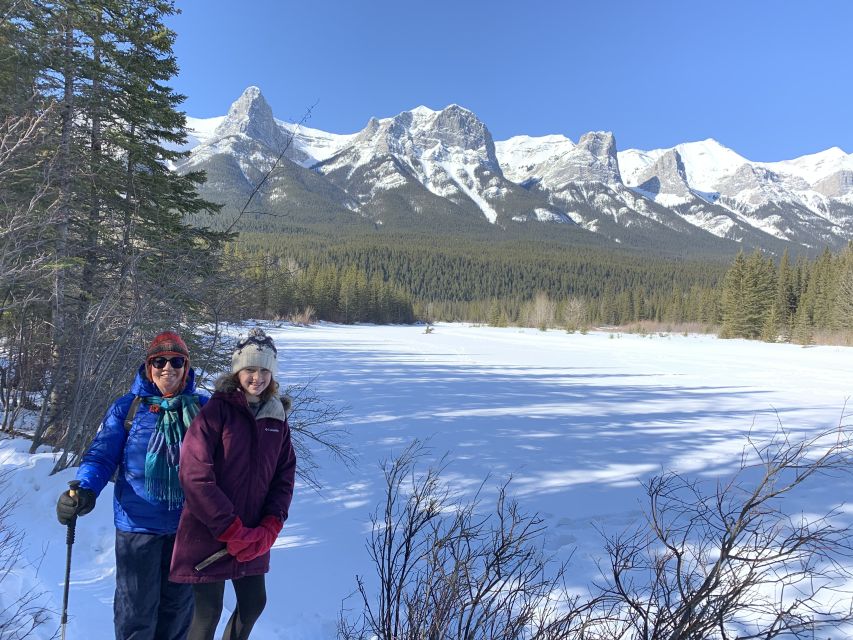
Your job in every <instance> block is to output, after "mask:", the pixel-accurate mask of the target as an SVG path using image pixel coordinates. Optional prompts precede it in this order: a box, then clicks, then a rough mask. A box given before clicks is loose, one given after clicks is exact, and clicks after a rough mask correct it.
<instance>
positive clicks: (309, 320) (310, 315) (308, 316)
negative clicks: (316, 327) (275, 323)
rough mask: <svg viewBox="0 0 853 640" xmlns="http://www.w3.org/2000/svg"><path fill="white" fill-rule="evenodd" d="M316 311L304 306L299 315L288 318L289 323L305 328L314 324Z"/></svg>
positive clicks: (295, 314) (309, 306)
mask: <svg viewBox="0 0 853 640" xmlns="http://www.w3.org/2000/svg"><path fill="white" fill-rule="evenodd" d="M316 314H317V312H316V310H315V309H314V307H312V306H311V305H310V304H309V305H308V306H306V307H305V308H304V309H303V310H302V311H300V312H299V313H294V314H293V315H291V316H290V321H291V322H292V323H293V324H296V325H299V326H301V327H307V326H310V325H312V324H314V321H315V320H316Z"/></svg>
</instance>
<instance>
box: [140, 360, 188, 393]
mask: <svg viewBox="0 0 853 640" xmlns="http://www.w3.org/2000/svg"><path fill="white" fill-rule="evenodd" d="M175 364H180V365H181V366H180V367H175ZM186 366H187V359H186V358H183V357H180V356H168V357H164V356H160V357H157V358H151V360H149V361H148V370H149V371H150V372H151V382H153V383H154V386H156V387H157V388H158V389H159V390H160V393H162V394H163V395H164V396H170V395H173V394H175V393H177V392H178V391H179V390H180V388H181V384H182V383H183V379H184V368H185V367H186ZM158 367H159V368H158Z"/></svg>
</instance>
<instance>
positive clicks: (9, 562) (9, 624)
mask: <svg viewBox="0 0 853 640" xmlns="http://www.w3.org/2000/svg"><path fill="white" fill-rule="evenodd" d="M10 483H11V471H8V470H4V471H0V592H3V597H0V638H2V639H3V640H24V638H28V637H30V636H31V635H32V634H33V633H34V632H35V631H36V629H38V628H39V627H41V626H43V625H44V624H46V623H48V622H49V621H51V620H54V614H53V612H51V611H50V610H49V609H48V608H47V607H46V606H45V605H44V602H45V600H46V594H45V593H44V592H42V591H39V590H38V589H36V588H31V589H28V590H26V591H24V592H22V593H14V595H12V594H9V593H8V592H7V591H6V589H5V588H3V582H4V581H6V580H7V579H9V577H10V576H11V575H12V573H13V572H14V571H15V570H16V569H18V568H19V567H20V565H21V555H22V553H23V549H22V547H23V540H24V534H23V532H21V531H19V530H17V529H15V528H13V527H12V525H11V524H10V523H9V518H10V516H11V514H12V512H13V511H14V510H15V508H16V507H17V504H18V500H17V498H15V497H11V496H9V495H7V493H6V490H7V488H8V486H9V485H10ZM13 598H14V599H13Z"/></svg>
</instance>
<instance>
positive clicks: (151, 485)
mask: <svg viewBox="0 0 853 640" xmlns="http://www.w3.org/2000/svg"><path fill="white" fill-rule="evenodd" d="M189 356H190V354H189V350H188V349H187V345H186V344H185V343H184V341H183V340H182V339H181V337H180V336H179V335H178V334H176V333H173V332H171V331H165V332H163V333H161V334H159V335H158V336H157V337H155V338H154V340H153V341H152V342H151V345H150V346H149V347H148V351H147V352H146V356H145V363H144V364H142V365H140V367H139V371H138V372H137V374H136V378H135V379H134V381H133V385H132V386H131V390H130V393H128V394H126V395H124V396H122V397H121V398H119V399H118V400H116V401H115V402H114V403H113V405H112V406H111V407H110V409H109V411H108V412H107V415H106V417H105V418H104V421H103V423H102V424H101V428H100V429H99V430H98V433H97V435H96V436H95V439H94V440H93V441H92V444H91V445H90V446H89V449H88V450H87V451H86V453H85V455H84V456H83V460H82V463H81V464H80V468H79V470H78V471H77V480H78V481H79V483H80V486H79V488H78V489H77V490H76V492H75V495H71V493H70V492H69V491H66V492H64V493H62V495H60V496H59V501H58V502H57V505H56V514H57V517H58V519H59V522H60V523H61V524H64V525H67V524H68V523H70V522H71V520H72V519H73V518H74V517H76V516H78V515H85V514H87V513H89V512H90V511H91V510H92V509H93V508H94V507H95V499H96V498H97V496H98V495H99V494H100V493H101V491H102V490H103V488H104V487H105V486H106V485H107V482H109V480H110V478H112V477H113V475H114V474H115V487H114V491H113V512H114V517H115V526H116V543H115V553H116V592H115V599H114V602H113V613H114V622H115V635H116V638H117V639H120V640H142V639H144V640H151V639H156V640H183V638H186V635H187V631H188V629H189V625H190V621H191V620H192V614H193V593H192V589H191V587H190V585H184V584H177V583H173V582H169V580H168V577H169V563H170V561H171V557H172V548H173V546H174V543H175V531H176V530H177V528H178V521H179V520H180V517H181V510H182V508H183V503H184V495H183V492H182V491H181V487H180V483H179V482H178V469H179V460H180V446H181V442H182V441H183V437H184V434H185V433H186V430H187V427H188V426H189V424H190V422H192V419H193V418H194V417H195V415H196V414H198V412H199V410H200V408H201V406H202V405H204V404H205V402H206V401H207V396H203V395H199V394H198V393H196V389H195V372H194V371H193V370H192V369H190V357H189ZM116 471H118V472H117V473H116Z"/></svg>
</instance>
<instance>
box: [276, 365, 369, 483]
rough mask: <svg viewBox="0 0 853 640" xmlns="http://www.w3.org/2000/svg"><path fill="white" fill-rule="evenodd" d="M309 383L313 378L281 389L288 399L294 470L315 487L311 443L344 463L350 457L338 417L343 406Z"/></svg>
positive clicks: (317, 464)
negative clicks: (320, 393) (295, 462)
mask: <svg viewBox="0 0 853 640" xmlns="http://www.w3.org/2000/svg"><path fill="white" fill-rule="evenodd" d="M313 383H314V380H309V381H308V382H307V383H305V384H298V385H290V386H288V387H287V388H286V389H285V391H284V393H285V395H286V396H287V397H288V398H290V402H291V407H290V414H289V416H288V424H289V425H290V431H291V434H292V438H293V448H294V449H295V450H296V457H297V459H298V460H299V464H298V465H297V467H296V474H297V475H298V476H299V478H300V479H301V480H302V481H303V482H305V483H306V484H307V485H308V486H310V487H311V488H313V489H315V490H319V489H320V488H321V487H322V483H321V482H320V481H319V479H318V478H317V470H318V469H319V468H320V462H319V460H318V459H317V455H316V453H315V450H314V447H319V449H320V451H322V452H323V453H324V454H325V455H329V456H331V457H332V458H333V459H335V460H337V461H338V462H343V463H344V465H345V466H347V467H349V466H351V465H352V464H353V462H354V459H353V455H352V451H351V450H350V448H349V446H348V444H347V438H348V436H349V433H348V432H347V430H346V429H345V428H344V427H343V426H342V425H341V424H340V421H339V420H340V417H341V416H342V415H343V414H344V412H345V411H346V407H343V406H339V405H335V404H333V403H332V402H330V401H328V400H326V399H325V398H323V397H321V396H320V395H319V394H318V393H317V392H316V390H315V388H314V386H313Z"/></svg>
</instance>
